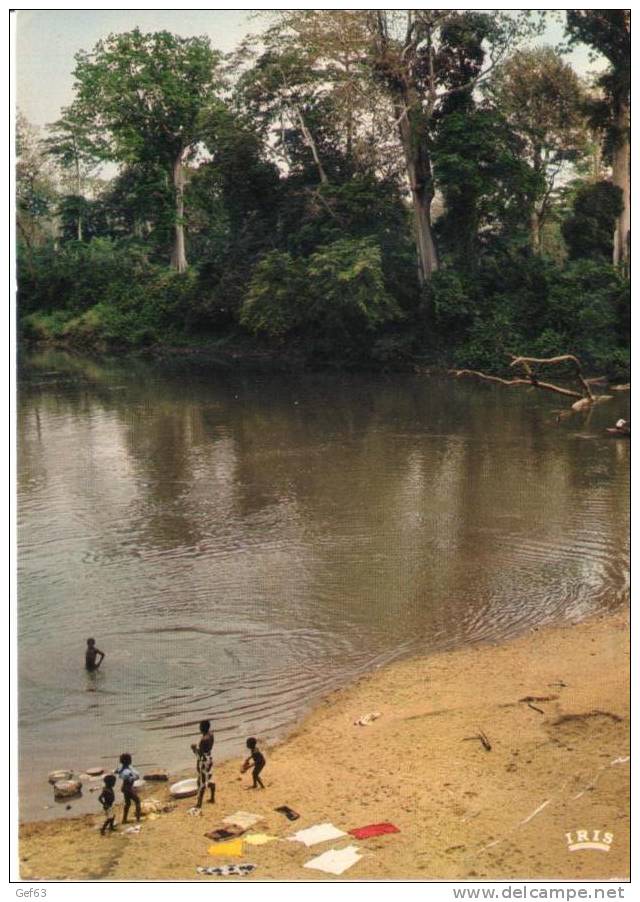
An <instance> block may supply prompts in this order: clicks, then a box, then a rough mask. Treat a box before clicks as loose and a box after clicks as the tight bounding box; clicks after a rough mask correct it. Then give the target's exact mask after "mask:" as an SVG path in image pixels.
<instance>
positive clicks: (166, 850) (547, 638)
mask: <svg viewBox="0 0 640 902" xmlns="http://www.w3.org/2000/svg"><path fill="white" fill-rule="evenodd" d="M370 712H377V713H379V714H380V717H379V718H377V719H376V720H374V721H373V722H371V723H369V724H368V725H366V726H357V725H355V723H354V722H355V721H356V720H357V719H358V718H359V717H360V716H361V715H363V714H367V713H370ZM214 726H215V725H214ZM481 735H482V736H483V737H484V739H485V742H483V741H482V740H481V739H480V738H479V737H480V736H481ZM486 745H489V746H490V748H487V747H486ZM264 752H265V754H266V757H267V767H266V769H265V771H264V773H263V779H264V781H265V784H266V789H265V790H264V791H262V790H258V791H253V790H249V789H247V787H248V786H249V785H250V779H249V775H248V774H247V775H245V776H241V774H240V761H239V760H230V761H225V762H223V763H221V764H220V765H219V766H217V767H216V783H217V802H216V804H215V805H207V804H205V806H204V809H203V816H202V817H193V816H190V815H188V814H187V811H188V809H189V808H190V807H191V805H192V804H193V800H192V799H186V800H182V801H179V802H177V803H176V805H175V807H174V808H173V810H172V811H170V812H169V813H166V814H161V815H159V816H155V817H153V818H151V819H149V818H145V819H143V821H142V828H141V831H140V833H138V834H135V835H124V834H123V833H122V832H121V830H118V832H116V833H114V834H112V835H110V836H107V837H104V838H103V837H101V836H100V834H99V832H98V830H97V827H98V825H99V824H100V823H101V822H102V819H101V816H100V809H99V806H98V804H97V802H96V815H95V817H94V816H84V817H79V818H72V819H64V820H59V821H53V822H47V823H44V822H40V823H38V822H32V823H25V824H22V825H21V827H20V852H19V854H20V874H21V877H22V879H24V880H38V879H40V880H65V879H67V880H78V879H91V880H130V879H158V880H171V879H179V880H199V881H200V880H206V881H209V880H214V881H215V880H224V879H227V880H228V879H233V878H228V877H227V878H224V877H213V876H201V875H198V874H197V872H196V868H197V867H198V866H202V865H219V864H231V863H236V862H249V863H252V864H255V865H256V869H255V870H254V871H253V872H252V873H251V874H249V875H247V876H246V877H243V878H240V879H243V880H253V879H256V880H320V879H329V880H336V879H349V880H351V879H353V880H362V879H374V880H384V879H399V878H408V879H417V880H438V879H447V880H482V879H500V878H505V879H517V878H539V879H544V878H556V879H585V880H586V879H601V880H608V879H612V880H623V879H626V878H627V877H628V874H629V818H630V802H629V771H630V764H629V759H628V755H629V623H628V614H627V612H626V611H625V612H623V613H619V614H616V615H613V616H611V615H609V616H607V617H602V618H597V619H591V620H588V621H585V622H582V623H578V624H573V625H565V626H562V627H550V628H540V629H534V630H532V631H531V632H529V633H527V634H526V635H524V636H522V637H520V638H517V639H515V640H512V641H509V642H506V643H504V644H500V645H476V646H472V647H467V648H464V649H459V650H455V651H451V652H447V653H443V654H438V655H434V656H431V657H428V658H413V659H410V660H405V661H402V662H399V663H395V664H393V665H391V666H389V667H386V668H383V669H380V670H378V671H376V672H374V673H371V674H369V675H368V676H366V677H364V678H362V679H360V680H359V681H358V682H357V683H356V684H355V685H351V686H349V687H346V688H344V689H342V690H340V691H337V692H334V693H332V694H331V695H329V696H328V697H326V698H325V699H324V700H323V701H322V702H321V703H320V704H319V705H318V706H317V707H316V708H315V709H314V711H313V712H312V713H311V714H310V715H309V716H308V717H307V718H306V719H305V720H304V721H303V722H302V723H301V724H300V725H299V727H298V728H297V730H296V731H295V732H294V733H293V734H290V735H289V736H288V738H287V739H286V740H285V741H284V742H282V743H281V744H279V745H277V746H274V747H271V748H269V747H265V748H264ZM188 775H190V774H188ZM176 776H180V775H176ZM96 797H97V793H96ZM119 798H120V796H119ZM143 798H154V799H158V800H160V801H162V800H166V799H168V789H167V784H155V785H151V784H150V785H149V786H148V787H147V788H146V789H145V791H144V793H143ZM284 804H286V805H289V806H290V807H291V808H293V809H294V810H295V811H296V812H298V813H299V814H300V818H299V819H298V820H297V821H295V823H290V822H289V821H288V820H287V819H286V818H285V817H284V816H283V815H282V814H280V813H278V812H276V811H275V810H274V809H275V808H276V807H278V806H280V805H284ZM238 809H240V810H244V811H249V812H252V813H255V814H257V815H260V816H261V817H262V818H263V820H262V821H261V822H260V823H259V824H257V825H256V828H254V830H253V831H249V832H256V831H257V830H259V831H260V832H264V833H268V834H270V835H273V836H276V837H278V840H280V841H273V842H270V843H268V844H265V845H262V846H249V845H245V847H244V852H243V855H242V857H241V858H228V859H227V858H220V857H212V856H211V855H210V854H209V852H208V848H209V846H210V844H211V843H210V841H209V840H208V839H207V838H205V836H204V833H205V832H207V831H209V830H211V829H214V828H216V827H218V826H220V824H221V820H222V818H223V817H225V816H226V815H229V814H231V813H233V812H235V811H237V810H238ZM119 815H120V804H118V819H119ZM387 821H389V822H391V823H393V824H394V825H395V826H396V827H397V828H398V830H399V832H398V833H393V834H390V835H385V836H379V837H374V838H370V839H364V840H354V839H353V837H351V836H348V835H347V836H345V837H341V838H340V839H337V840H332V841H328V842H325V843H320V844H318V845H316V846H313V847H312V848H306V847H305V846H304V845H303V844H302V843H299V842H290V841H288V840H287V837H288V836H290V835H291V834H292V833H293V832H295V831H296V830H300V829H304V828H306V827H310V826H312V825H315V824H320V823H324V822H331V823H332V824H334V825H335V826H336V827H338V828H339V829H341V830H344V831H349V830H351V829H353V828H357V827H361V826H363V825H367V824H372V823H378V822H387ZM577 831H587V833H588V835H589V839H591V838H592V837H593V835H594V831H600V833H599V834H598V838H600V839H601V838H602V837H603V836H604V834H605V833H610V834H613V836H612V838H611V839H610V841H609V842H608V843H607V844H606V849H578V850H575V851H570V850H569V848H568V845H569V844H570V843H571V844H573V843H574V842H575V840H576V839H577ZM567 834H569V835H567ZM350 844H354V845H356V846H357V847H358V851H359V853H361V854H362V857H361V858H360V860H359V861H357V863H356V864H355V865H353V867H351V868H350V869H349V870H348V871H346V873H345V874H343V876H342V877H332V876H331V875H328V874H325V873H323V872H321V871H316V870H310V869H306V868H304V867H303V865H304V863H305V862H307V861H309V860H310V859H312V858H314V857H315V856H317V855H319V854H320V853H322V852H324V851H326V850H327V849H330V848H336V849H340V848H343V847H344V846H347V845H350Z"/></svg>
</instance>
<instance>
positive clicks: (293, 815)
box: [274, 805, 300, 821]
mask: <svg viewBox="0 0 640 902" xmlns="http://www.w3.org/2000/svg"><path fill="white" fill-rule="evenodd" d="M274 810H275V811H279V812H280V814H284V816H285V817H286V818H287V820H290V821H297V820H298V818H299V817H300V815H299V814H298V812H297V811H294V810H293V808H289V806H288V805H280V807H279V808H275V809H274Z"/></svg>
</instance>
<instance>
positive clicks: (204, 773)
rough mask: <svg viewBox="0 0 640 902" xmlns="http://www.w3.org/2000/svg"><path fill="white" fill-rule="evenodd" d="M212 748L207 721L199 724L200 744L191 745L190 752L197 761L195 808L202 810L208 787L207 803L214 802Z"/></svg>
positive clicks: (209, 727)
mask: <svg viewBox="0 0 640 902" xmlns="http://www.w3.org/2000/svg"><path fill="white" fill-rule="evenodd" d="M212 748H213V732H212V731H211V723H210V722H209V721H208V720H202V721H201V722H200V742H199V743H198V745H196V744H195V743H193V745H192V746H191V751H192V752H193V754H194V755H195V756H196V757H197V759H198V769H197V774H198V801H197V802H196V808H202V802H203V801H204V793H205V790H206V788H207V786H208V787H209V793H210V796H209V802H210V803H211V804H213V803H214V802H215V800H216V784H215V783H214V782H213V758H212V757H211V750H212Z"/></svg>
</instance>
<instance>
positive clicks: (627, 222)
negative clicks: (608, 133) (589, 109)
mask: <svg viewBox="0 0 640 902" xmlns="http://www.w3.org/2000/svg"><path fill="white" fill-rule="evenodd" d="M616 127H617V131H618V142H619V143H618V144H617V146H616V149H615V150H614V154H613V184H614V185H617V186H618V188H620V190H621V191H622V203H623V208H622V213H621V214H620V216H619V217H618V220H617V222H616V230H615V233H614V236H613V262H614V265H617V264H618V263H624V264H628V262H629V232H630V229H631V168H630V167H631V152H630V147H629V131H628V129H629V105H628V103H627V101H626V100H624V101H621V102H620V106H619V108H618V115H617V117H616Z"/></svg>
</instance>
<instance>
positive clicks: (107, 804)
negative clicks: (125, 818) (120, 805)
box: [98, 774, 116, 836]
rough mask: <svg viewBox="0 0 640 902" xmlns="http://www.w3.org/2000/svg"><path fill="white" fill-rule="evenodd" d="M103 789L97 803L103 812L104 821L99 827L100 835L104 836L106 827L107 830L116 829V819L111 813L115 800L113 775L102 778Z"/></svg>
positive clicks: (114, 779)
mask: <svg viewBox="0 0 640 902" xmlns="http://www.w3.org/2000/svg"><path fill="white" fill-rule="evenodd" d="M103 782H104V789H103V790H102V792H101V793H100V795H99V796H98V801H99V802H100V804H101V805H102V810H103V811H104V816H105V817H106V820H105V822H104V824H103V825H102V827H100V833H101V834H102V835H103V836H104V834H105V832H106V830H107V827H108V828H109V830H115V829H116V817H115V814H114V813H113V803H114V802H115V800H116V794H115V792H114V791H113V787H114V786H115V785H116V778H115V775H114V774H107V776H106V777H105V778H104V781H103Z"/></svg>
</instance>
